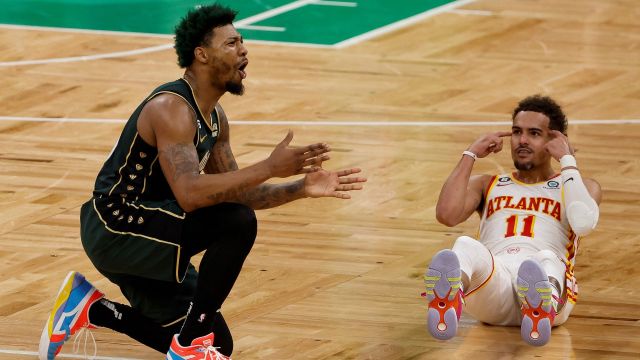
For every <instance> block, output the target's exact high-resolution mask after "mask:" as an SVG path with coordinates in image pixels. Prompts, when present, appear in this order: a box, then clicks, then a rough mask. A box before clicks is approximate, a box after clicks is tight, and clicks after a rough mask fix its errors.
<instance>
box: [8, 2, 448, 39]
mask: <svg viewBox="0 0 640 360" xmlns="http://www.w3.org/2000/svg"><path fill="white" fill-rule="evenodd" d="M218 2H219V3H220V4H224V5H227V6H229V7H231V8H233V9H235V10H237V11H238V18H237V19H236V25H237V26H238V29H239V30H240V32H241V33H242V34H243V36H244V37H245V38H246V39H251V40H266V41H277V42H288V43H303V44H317V45H334V44H338V43H340V42H342V41H345V40H348V39H351V38H353V37H356V36H359V35H362V34H365V33H368V32H370V31H373V30H376V29H378V28H381V27H384V26H387V25H390V24H393V23H396V22H398V21H401V20H404V19H407V18H410V17H412V16H415V15H418V14H421V13H424V12H426V11H429V10H432V9H435V8H437V7H439V6H442V5H446V4H449V3H452V2H454V1H453V0H336V1H328V0H297V1H294V0H219V1H218ZM208 3H209V2H205V1H201V0H200V1H197V0H0V9H1V10H0V23H3V24H13V25H30V26H46V27H61V28H73V29H89V30H109V31H124V32H135V33H151V34H172V33H173V28H174V26H175V24H176V23H177V22H178V21H179V19H180V18H181V17H182V16H183V15H184V14H185V13H186V12H187V11H188V10H189V9H192V8H194V7H196V6H198V5H202V4H208Z"/></svg>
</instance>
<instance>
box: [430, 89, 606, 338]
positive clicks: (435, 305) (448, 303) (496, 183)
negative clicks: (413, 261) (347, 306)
mask: <svg viewBox="0 0 640 360" xmlns="http://www.w3.org/2000/svg"><path fill="white" fill-rule="evenodd" d="M512 118H513V124H512V128H511V131H503V132H495V133H490V134H487V135H483V136H481V137H480V138H479V139H477V140H476V141H475V142H474V143H473V144H471V146H469V148H468V149H467V150H465V151H464V152H463V155H462V158H461V159H460V161H459V162H458V164H457V165H456V167H455V169H453V171H452V173H451V175H449V178H448V179H447V181H446V182H445V184H444V186H443V187H442V190H441V192H440V197H439V199H438V204H437V208H436V216H437V218H438V221H440V222H441V223H443V224H444V225H447V226H455V225H457V224H460V223H461V222H463V221H465V220H466V219H468V218H469V217H470V216H471V215H472V214H473V213H474V212H476V211H477V212H478V214H479V215H480V218H481V220H480V229H479V232H478V233H479V239H477V240H476V239H472V238H470V237H467V236H462V237H460V238H458V239H457V240H456V241H455V243H454V245H453V249H452V250H448V249H447V250H442V251H440V252H438V253H437V254H436V255H435V256H434V257H433V259H432V260H431V263H430V265H429V267H428V268H427V270H426V273H425V277H424V282H425V286H426V289H427V290H426V297H427V301H428V304H429V305H428V307H429V308H428V313H427V328H428V330H429V332H430V333H431V335H433V337H435V338H436V339H442V340H446V339H450V338H452V337H453V336H455V334H456V331H457V327H458V321H459V319H460V315H461V312H462V308H463V305H464V309H465V312H466V313H467V314H469V315H471V316H472V317H474V318H475V319H477V320H479V321H482V322H485V323H488V324H492V325H506V326H520V333H521V336H522V339H523V340H524V341H525V342H527V343H529V344H531V345H534V346H542V345H544V344H546V343H547V342H548V341H549V339H550V337H551V328H552V327H553V326H557V325H560V324H562V323H564V322H565V321H566V320H567V318H568V317H569V313H570V312H571V309H572V308H573V306H574V304H575V302H576V299H577V295H578V292H577V290H578V289H577V284H576V280H575V277H574V265H575V255H576V252H577V250H578V249H577V247H578V240H579V238H580V237H581V236H584V235H587V234H589V233H590V232H591V231H592V230H593V229H594V228H595V226H596V224H597V222H598V214H599V211H598V204H599V203H600V199H601V190H600V185H599V184H598V183H597V182H596V181H595V180H592V179H586V178H585V179H583V178H582V176H581V175H580V171H579V170H578V166H577V164H576V159H575V157H574V156H573V151H572V148H571V146H570V145H569V141H568V139H567V136H566V131H567V120H566V117H565V115H564V113H563V112H562V109H561V108H560V106H558V105H557V104H556V103H555V101H553V100H552V99H551V98H549V97H544V96H538V95H536V96H531V97H527V98H526V99H524V100H522V101H521V102H520V103H519V104H518V106H517V107H516V108H515V110H514V111H513V115H512ZM503 138H509V139H510V140H511V157H512V158H513V163H514V166H515V168H516V171H514V172H512V173H506V174H500V175H493V176H491V175H474V176H471V170H472V168H473V164H474V163H475V161H477V159H479V158H484V157H486V156H488V155H489V154H491V153H497V152H499V151H500V150H502V141H503ZM552 158H553V159H555V160H558V161H559V162H560V168H561V169H560V174H558V173H556V172H555V171H554V169H553V168H552V166H551V159H552Z"/></svg>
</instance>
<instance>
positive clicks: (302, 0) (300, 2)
mask: <svg viewBox="0 0 640 360" xmlns="http://www.w3.org/2000/svg"><path fill="white" fill-rule="evenodd" d="M314 1H316V0H297V1H294V2H291V3H288V4H285V5H282V6H280V7H277V8H273V9H271V10H267V11H265V12H262V13H259V14H256V15H253V16H249V17H248V18H245V19H242V20H240V21H237V22H235V23H234V25H235V26H236V27H237V26H243V25H249V24H253V23H257V22H258V21H262V20H266V19H268V18H271V17H274V16H278V15H280V14H284V13H286V12H289V11H291V10H295V9H297V8H300V7H303V6H306V5H309V4H311V3H313V2H314Z"/></svg>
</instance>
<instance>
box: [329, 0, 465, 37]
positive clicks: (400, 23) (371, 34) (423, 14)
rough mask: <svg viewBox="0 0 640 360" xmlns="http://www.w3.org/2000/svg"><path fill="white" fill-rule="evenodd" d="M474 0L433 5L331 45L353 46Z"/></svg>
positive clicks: (457, 0) (460, 0)
mask: <svg viewBox="0 0 640 360" xmlns="http://www.w3.org/2000/svg"><path fill="white" fill-rule="evenodd" d="M475 1H476V0H455V1H453V2H450V3H448V4H445V5H440V6H438V7H435V8H433V9H429V10H427V11H424V12H421V13H419V14H416V15H413V16H410V17H408V18H404V19H402V20H398V21H396V22H393V23H391V24H387V25H385V26H382V27H379V28H377V29H373V30H371V31H367V32H365V33H363V34H360V35H356V36H354V37H352V38H349V39H346V40H342V41H340V42H337V43H335V44H333V47H334V48H336V49H344V48H346V47H349V46H353V45H356V44H359V43H361V42H363V41H367V40H371V39H373V38H376V37H379V36H382V35H385V34H388V33H390V32H393V31H396V30H399V29H402V28H404V27H407V26H409V25H413V24H415V23H417V22H419V21H422V20H424V19H427V18H430V17H432V16H435V15H439V14H442V13H444V12H448V11H451V10H453V9H456V8H458V7H460V6H464V5H468V4H471V3H473V2H475Z"/></svg>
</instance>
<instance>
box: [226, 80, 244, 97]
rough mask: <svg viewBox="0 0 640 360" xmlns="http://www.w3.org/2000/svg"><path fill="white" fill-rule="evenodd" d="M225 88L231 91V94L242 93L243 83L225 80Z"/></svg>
mask: <svg viewBox="0 0 640 360" xmlns="http://www.w3.org/2000/svg"><path fill="white" fill-rule="evenodd" d="M225 89H226V90H227V91H228V92H230V93H232V94H233V95H242V94H244V85H242V82H237V83H236V82H233V81H227V83H226V84H225Z"/></svg>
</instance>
